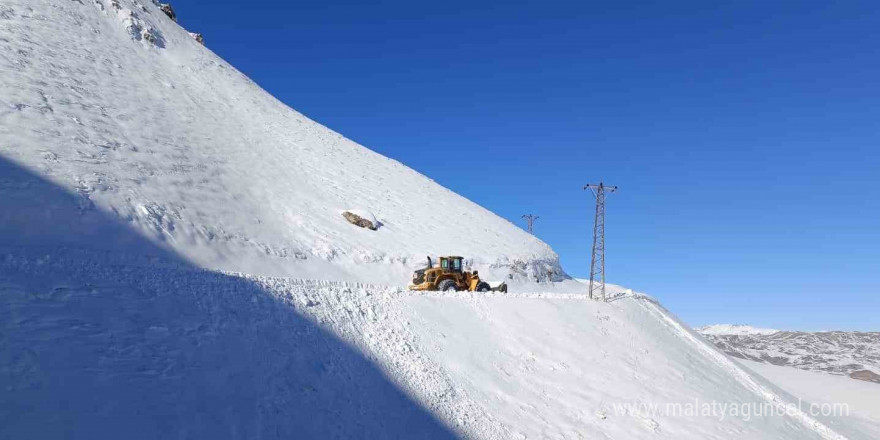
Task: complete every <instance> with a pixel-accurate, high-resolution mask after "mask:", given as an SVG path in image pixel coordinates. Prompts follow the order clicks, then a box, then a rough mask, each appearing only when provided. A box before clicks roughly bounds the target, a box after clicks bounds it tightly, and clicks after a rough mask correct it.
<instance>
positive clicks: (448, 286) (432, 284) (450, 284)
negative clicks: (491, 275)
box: [409, 256, 507, 292]
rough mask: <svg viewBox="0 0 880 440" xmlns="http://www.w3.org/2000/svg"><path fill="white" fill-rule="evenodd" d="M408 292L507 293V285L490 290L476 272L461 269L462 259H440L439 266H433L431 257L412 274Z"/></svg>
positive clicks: (453, 257) (451, 257) (503, 284)
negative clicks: (424, 265)
mask: <svg viewBox="0 0 880 440" xmlns="http://www.w3.org/2000/svg"><path fill="white" fill-rule="evenodd" d="M409 290H439V291H444V292H446V291H453V290H455V291H464V290H466V291H470V292H488V291H490V290H494V291H499V292H507V284H505V283H501V285H500V286H498V287H495V288H492V287H490V286H489V283H487V282H485V281H482V280H480V275H479V274H478V273H477V271H473V272H470V271H466V270H464V269H463V265H462V257H456V256H449V257H440V265H439V266H436V267H435V266H434V262H433V261H431V257H428V267H426V268H424V269H419V270H417V271H415V272H413V279H412V284H410V285H409Z"/></svg>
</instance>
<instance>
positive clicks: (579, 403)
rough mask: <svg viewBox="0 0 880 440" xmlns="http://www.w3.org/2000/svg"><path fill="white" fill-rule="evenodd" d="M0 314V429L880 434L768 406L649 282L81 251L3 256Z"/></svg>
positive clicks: (78, 432) (218, 434)
mask: <svg viewBox="0 0 880 440" xmlns="http://www.w3.org/2000/svg"><path fill="white" fill-rule="evenodd" d="M105 226H108V227H109V226H110V225H105ZM132 239H133V240H136V238H132ZM139 244H141V245H143V246H151V244H149V243H148V242H141V243H139ZM0 325H2V326H0V334H2V336H3V340H2V341H3V343H2V344H0V389H3V390H4V393H2V394H0V409H2V412H0V414H2V417H3V418H2V422H3V423H0V438H61V437H63V438H108V437H111V438H130V439H140V438H144V439H147V438H150V439H152V438H211V439H218V438H310V439H311V438H314V439H318V438H320V439H337V438H338V439H345V438H400V439H403V438H474V439H504V440H507V439H511V438H548V439H563V438H627V439H677V440H678V439H694V440H697V439H699V440H704V439H729V438H734V437H736V438H748V439H792V440H795V439H796V440H804V439H844V438H849V439H853V440H857V439H865V440H868V439H872V438H874V437H872V435H870V433H871V432H874V431H871V430H873V429H875V427H874V425H862V424H850V423H848V422H847V420H845V419H838V418H826V419H820V418H818V417H816V416H814V415H812V414H810V413H808V412H807V411H806V407H801V409H791V410H788V409H786V411H780V412H775V413H773V415H764V416H758V415H755V412H757V411H758V410H757V409H756V408H759V407H761V405H773V406H774V407H776V405H788V404H796V402H797V401H796V399H795V398H794V397H792V396H790V395H788V394H787V393H785V392H784V391H781V390H779V389H777V388H775V387H774V386H773V385H771V384H770V383H769V382H766V381H764V380H763V379H761V378H760V377H759V376H756V375H753V374H751V373H749V372H748V371H747V370H745V369H743V368H742V367H740V366H738V365H737V364H736V363H734V361H732V360H730V359H729V358H728V357H726V356H724V354H722V353H721V352H720V351H718V350H717V349H715V348H714V347H713V346H711V345H710V344H708V343H706V342H705V341H704V340H703V339H702V338H700V337H699V336H698V335H697V334H695V333H693V332H692V331H691V330H689V329H688V328H687V327H686V326H685V325H684V324H682V323H681V322H679V321H678V320H676V319H675V318H674V317H673V316H672V315H670V314H669V313H668V312H667V311H666V310H665V309H663V308H662V307H660V306H659V305H658V304H657V303H656V302H654V301H653V300H651V299H650V298H647V297H643V296H638V295H630V296H626V295H624V296H616V299H615V300H614V301H613V302H609V303H601V302H596V301H591V300H588V299H586V298H585V296H584V295H583V294H562V293H534V294H530V293H519V294H493V293H473V294H471V293H459V294H454V295H444V294H439V293H438V294H425V293H417V292H408V291H404V290H402V289H400V288H399V287H382V286H374V285H363V284H349V283H340V282H330V281H303V280H294V279H289V278H268V277H253V276H237V275H233V274H223V273H217V272H210V271H205V270H202V269H200V268H196V267H192V266H190V265H188V264H186V263H185V262H180V261H173V260H169V259H166V260H158V259H156V258H155V257H150V258H143V259H141V260H140V261H131V260H129V261H126V262H124V264H120V263H119V262H117V261H116V260H113V259H109V258H106V255H105V256H102V255H100V254H98V253H96V252H95V251H81V250H77V249H70V250H67V251H64V252H61V251H55V252H53V253H52V254H51V255H42V256H41V255H39V254H34V255H33V256H30V257H27V256H22V255H10V254H3V255H2V258H0ZM716 404H717V405H719V406H718V407H717V408H716V409H715V410H714V412H711V411H710V410H708V406H707V405H716ZM688 405H692V406H693V407H691V408H690V409H688V408H689V407H688ZM720 405H724V407H723V408H724V409H721V406H720ZM733 407H736V408H737V410H735V411H737V412H733V411H734V410H733V409H732V408H733ZM744 408H746V409H744ZM795 408H797V407H795ZM746 410H747V411H749V415H748V416H746V415H745V413H744V412H743V411H746ZM777 411H778V410H777Z"/></svg>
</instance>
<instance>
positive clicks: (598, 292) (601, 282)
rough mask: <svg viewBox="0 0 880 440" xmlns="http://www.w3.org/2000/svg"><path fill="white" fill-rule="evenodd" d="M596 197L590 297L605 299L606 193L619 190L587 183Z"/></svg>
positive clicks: (585, 188) (586, 187) (601, 184)
mask: <svg viewBox="0 0 880 440" xmlns="http://www.w3.org/2000/svg"><path fill="white" fill-rule="evenodd" d="M588 188H589V190H590V191H591V192H592V193H593V195H594V196H595V197H596V219H595V221H594V222H593V258H592V260H591V261H590V299H593V298H594V297H598V296H601V298H602V301H605V193H606V192H609V193H613V192H615V191H617V187H616V186H605V184H603V183H602V182H599V184H598V185H595V184H592V183H591V184H587V185H585V186H584V191H586V190H587V189H588Z"/></svg>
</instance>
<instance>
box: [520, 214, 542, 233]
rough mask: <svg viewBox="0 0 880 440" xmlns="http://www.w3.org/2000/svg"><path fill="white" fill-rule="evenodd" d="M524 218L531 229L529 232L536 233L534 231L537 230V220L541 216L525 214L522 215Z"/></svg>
mask: <svg viewBox="0 0 880 440" xmlns="http://www.w3.org/2000/svg"><path fill="white" fill-rule="evenodd" d="M522 218H524V219H525V220H526V225H527V229H528V231H529V234H532V235H534V234H535V232H534V231H535V220H537V219H539V218H540V217H538V216H537V215H532V214H525V215H523V216H522Z"/></svg>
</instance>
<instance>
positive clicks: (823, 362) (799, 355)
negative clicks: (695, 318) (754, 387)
mask: <svg viewBox="0 0 880 440" xmlns="http://www.w3.org/2000/svg"><path fill="white" fill-rule="evenodd" d="M697 331H698V332H699V333H701V334H702V335H703V336H704V337H705V338H706V339H708V340H709V341H711V342H712V343H714V344H715V345H716V346H718V348H720V349H721V350H722V351H724V352H725V353H727V354H728V355H730V356H733V357H736V358H740V359H747V360H750V361H756V362H765V363H769V364H773V365H784V366H790V367H796V368H800V369H802V370H810V371H822V372H826V373H832V374H841V375H853V377H855V378H859V379H862V380H869V381H872V380H873V381H878V382H880V333H878V332H873V333H871V332H844V331H831V332H796V331H780V330H767V329H755V328H753V327H749V326H730V325H726V324H725V325H711V326H706V327H700V328H698V329H697ZM865 370H867V371H868V372H867V373H857V372H859V371H865ZM872 373H873V374H872Z"/></svg>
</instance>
